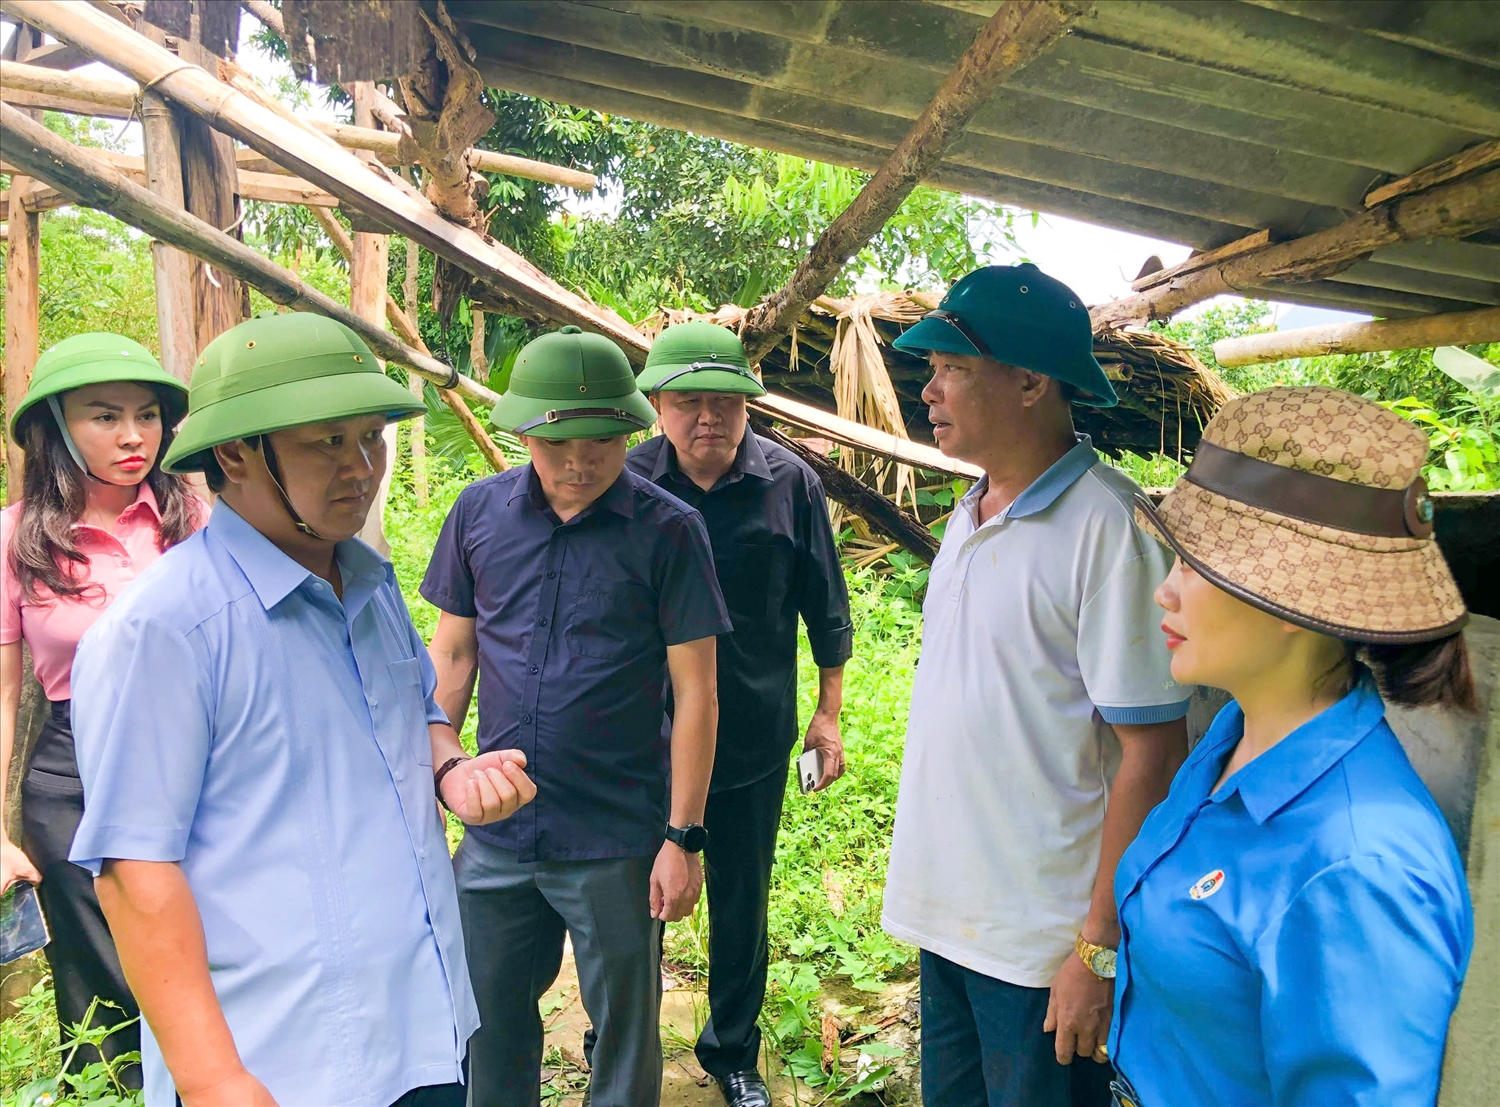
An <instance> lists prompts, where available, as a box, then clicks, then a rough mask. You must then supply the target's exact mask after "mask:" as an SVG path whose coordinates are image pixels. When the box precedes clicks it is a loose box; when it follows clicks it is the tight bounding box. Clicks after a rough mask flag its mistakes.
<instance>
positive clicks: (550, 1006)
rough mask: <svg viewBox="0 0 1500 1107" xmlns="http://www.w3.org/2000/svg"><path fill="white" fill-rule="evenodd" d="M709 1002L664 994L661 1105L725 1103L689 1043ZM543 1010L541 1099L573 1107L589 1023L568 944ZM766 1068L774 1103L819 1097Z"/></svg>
mask: <svg viewBox="0 0 1500 1107" xmlns="http://www.w3.org/2000/svg"><path fill="white" fill-rule="evenodd" d="M669 983H670V982H669ZM707 1006H708V999H707V997H706V996H705V995H704V994H703V992H701V991H694V990H690V989H688V988H682V987H675V986H673V987H669V988H668V990H667V991H665V992H663V993H662V1002H661V1021H662V1050H663V1052H664V1054H665V1058H666V1059H665V1062H664V1064H663V1065H662V1089H661V1102H662V1107H724V1098H723V1096H721V1095H720V1094H719V1089H718V1086H717V1085H715V1084H714V1082H713V1080H712V1079H710V1078H709V1076H708V1074H707V1073H705V1072H704V1071H703V1070H702V1069H701V1068H699V1067H698V1060H697V1058H695V1057H694V1056H693V1049H692V1043H693V1042H694V1041H695V1040H696V1038H697V1035H698V1029H699V1027H701V1026H702V1023H703V1020H704V1018H705V1017H706V1016H707ZM542 1012H543V1014H544V1015H545V1016H546V1024H547V1043H546V1056H545V1060H544V1062H543V1065H544V1068H543V1073H542V1077H543V1080H542V1083H543V1085H544V1089H543V1098H542V1102H543V1104H544V1105H545V1104H549V1103H554V1104H566V1105H568V1107H573V1105H575V1104H580V1103H582V1102H583V1091H584V1088H585V1087H587V1085H588V1076H587V1073H586V1072H584V1071H583V1064H582V1062H583V1034H584V1031H585V1030H587V1029H588V1027H589V1017H588V1014H587V1013H586V1012H585V1011H584V1009H583V1002H582V1001H581V1000H580V999H579V996H578V973H577V971H576V970H575V969H574V966H573V951H572V949H571V947H570V948H569V949H568V950H567V953H566V954H565V956H564V958H563V967H562V973H561V975H560V976H558V978H557V984H556V985H555V986H554V987H553V989H552V990H551V991H550V992H548V993H547V995H546V996H545V997H544V998H543V1000H542ZM765 1069H766V1066H765V1065H762V1067H761V1072H762V1074H764V1075H766V1080H767V1085H768V1086H769V1088H770V1089H771V1095H772V1098H773V1099H774V1100H775V1102H776V1103H777V1104H778V1105H783V1104H784V1105H785V1107H798V1104H799V1103H800V1104H801V1107H807V1105H809V1104H812V1103H816V1102H817V1101H818V1099H819V1098H821V1097H820V1096H818V1095H817V1093H816V1092H814V1091H813V1090H812V1089H810V1088H808V1087H807V1085H805V1084H801V1085H799V1094H794V1093H793V1091H792V1081H791V1079H790V1078H788V1077H784V1076H781V1075H779V1074H775V1073H766V1071H765Z"/></svg>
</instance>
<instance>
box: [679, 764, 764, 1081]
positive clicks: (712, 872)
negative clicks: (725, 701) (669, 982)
mask: <svg viewBox="0 0 1500 1107" xmlns="http://www.w3.org/2000/svg"><path fill="white" fill-rule="evenodd" d="M786 782H787V774H786V773H785V772H784V771H778V772H774V773H772V774H771V775H770V776H768V777H766V778H765V779H763V780H758V781H756V782H755V783H753V784H746V785H744V786H743V787H740V788H730V789H727V790H725V791H722V792H710V793H709V796H708V807H707V809H706V810H705V812H704V817H703V825H704V826H706V827H707V828H708V849H706V850H705V851H704V867H705V870H706V878H707V879H706V883H707V885H708V1008H709V1017H708V1023H707V1024H706V1025H705V1026H704V1027H703V1033H702V1034H701V1035H699V1037H698V1047H697V1049H696V1050H695V1052H696V1053H697V1055H698V1063H699V1064H700V1065H702V1066H703V1071H704V1072H706V1073H708V1074H709V1075H710V1076H713V1077H715V1078H716V1079H719V1080H722V1079H724V1077H726V1076H729V1075H730V1074H731V1073H736V1072H744V1071H746V1070H747V1069H753V1068H755V1067H756V1061H757V1058H758V1056H759V1054H760V1026H759V1025H758V1023H757V1021H756V1020H757V1019H759V1017H760V1008H761V1004H762V1003H764V1002H765V998H766V963H767V947H766V909H767V906H768V905H769V903H770V898H771V866H772V864H773V863H774V862H775V860H776V830H777V827H778V826H779V824H780V823H781V805H782V802H783V800H784V799H785V796H786Z"/></svg>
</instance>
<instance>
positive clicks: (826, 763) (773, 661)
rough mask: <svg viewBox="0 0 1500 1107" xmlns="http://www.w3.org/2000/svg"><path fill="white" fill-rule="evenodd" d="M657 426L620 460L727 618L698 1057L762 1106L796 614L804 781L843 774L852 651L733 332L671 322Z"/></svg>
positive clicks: (821, 517) (736, 1095) (743, 1103)
mask: <svg viewBox="0 0 1500 1107" xmlns="http://www.w3.org/2000/svg"><path fill="white" fill-rule="evenodd" d="M639 383H640V387H641V390H642V391H644V392H646V393H647V394H648V395H650V397H651V403H652V406H654V407H655V408H656V410H657V413H658V414H659V416H660V419H661V428H662V431H663V433H662V434H661V435H660V436H658V437H656V438H652V439H650V440H648V441H646V442H643V443H642V444H641V445H639V446H637V447H636V448H635V449H634V450H632V451H631V452H630V457H629V459H628V460H627V461H626V465H627V466H628V467H629V468H630V469H632V470H633V471H634V472H636V473H637V474H639V475H640V476H642V477H645V478H646V479H647V480H650V481H652V482H653V483H654V484H656V485H658V486H659V487H661V488H664V489H666V490H667V491H669V492H671V493H672V494H673V495H675V496H678V497H680V498H681V499H682V500H684V501H685V502H687V503H689V504H692V505H693V506H694V507H695V508H697V509H698V510H699V511H700V512H702V514H703V519H704V522H705V523H706V524H707V526H708V536H709V541H710V542H712V543H713V550H714V563H715V566H716V570H717V573H718V578H719V585H720V587H721V588H722V589H723V591H724V598H725V601H726V602H727V603H728V605H729V613H730V617H731V618H732V619H733V620H734V630H733V632H731V633H729V634H724V635H721V636H720V637H719V655H718V671H719V705H720V710H719V732H718V750H717V752H716V754H715V756H714V776H713V784H712V787H711V788H710V790H709V797H708V809H707V816H706V817H705V819H704V823H705V825H706V826H707V827H708V849H707V852H706V855H705V856H706V859H707V867H708V917H709V945H708V1004H709V1018H708V1022H707V1023H706V1024H705V1025H704V1027H703V1032H702V1033H701V1034H700V1035H699V1036H698V1042H697V1056H698V1061H699V1063H700V1064H702V1066H703V1068H704V1070H705V1071H707V1072H708V1073H709V1075H711V1076H712V1077H713V1078H714V1079H715V1080H717V1081H718V1083H719V1088H720V1090H721V1091H722V1092H723V1095H724V1099H725V1102H726V1103H727V1104H728V1105H729V1107H769V1104H770V1095H769V1093H768V1092H767V1089H766V1086H765V1082H764V1080H763V1078H762V1077H761V1074H760V1072H759V1071H758V1068H757V1064H758V1058H759V1054H760V1028H759V1026H758V1022H757V1020H758V1018H759V1015H760V1008H761V1004H762V1002H763V1001H764V999H765V993H766V967H767V944H766V926H767V909H768V906H769V901H770V891H771V867H772V863H773V861H774V859H775V855H776V830H777V826H778V824H779V822H780V819H781V807H782V801H783V797H784V796H785V793H786V785H787V758H788V754H789V753H790V752H791V750H792V748H793V747H794V745H795V744H796V741H797V736H798V734H797V620H798V617H799V616H800V617H801V619H802V622H803V623H804V624H805V625H806V627H807V639H808V643H809V644H810V646H811V648H812V656H813V661H814V663H815V664H816V665H817V667H818V703H817V707H816V709H815V710H814V711H813V714H812V717H811V719H810V720H809V721H808V724H807V732H806V736H805V738H804V740H803V749H804V751H808V752H811V753H812V758H810V761H815V762H817V764H816V765H815V766H814V767H813V768H811V769H810V770H809V771H810V772H811V774H812V781H811V786H812V787H813V788H814V789H819V790H821V789H823V788H826V787H827V786H828V785H830V784H832V783H833V782H834V781H835V780H837V779H838V778H839V777H840V776H842V775H843V772H844V744H843V741H842V738H841V736H840V733H839V709H840V707H841V705H842V701H843V675H844V662H845V661H847V660H848V659H849V655H850V652H851V648H852V630H851V627H850V619H849V594H848V591H847V589H846V588H845V585H844V573H843V567H842V566H841V565H840V563H839V556H838V549H837V547H836V546H835V544H834V540H833V530H832V528H831V527H830V525H829V522H828V509H827V507H826V504H825V500H824V493H823V485H822V483H821V482H820V481H819V480H818V477H817V474H816V473H814V472H813V471H812V469H811V468H809V467H808V466H807V464H806V463H805V462H803V461H802V460H801V459H800V458H798V457H797V456H796V455H795V454H793V453H791V452H790V451H788V450H785V449H783V448H782V447H780V446H778V445H776V444H775V443H774V442H771V441H770V440H768V439H765V438H761V437H760V436H759V435H757V434H755V433H754V432H753V431H751V430H749V428H748V425H747V412H746V407H745V404H746V401H747V400H749V399H750V398H751V397H754V396H760V395H763V394H764V393H765V389H764V388H762V387H761V384H760V382H759V381H758V380H757V379H756V377H755V374H754V373H753V372H752V371H751V369H750V363H749V361H748V360H747V359H746V357H745V350H744V347H743V346H742V345H741V344H740V340H739V338H738V336H737V335H735V333H734V332H733V331H731V330H728V329H727V328H725V327H719V326H715V325H714V324H712V323H707V322H701V321H699V322H692V323H680V324H678V325H677V326H675V327H671V328H668V329H667V330H666V331H665V332H663V333H662V335H661V336H660V337H659V338H657V340H656V342H655V343H654V344H653V345H652V347H651V353H650V356H649V357H648V358H647V359H646V368H645V369H644V370H643V371H642V372H641V376H640V382H639Z"/></svg>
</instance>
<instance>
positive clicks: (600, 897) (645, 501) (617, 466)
mask: <svg viewBox="0 0 1500 1107" xmlns="http://www.w3.org/2000/svg"><path fill="white" fill-rule="evenodd" d="M654 417H655V413H654V412H653V411H652V409H651V405H650V404H649V403H648V402H647V401H646V398H645V397H644V396H643V395H642V394H641V392H640V390H639V389H638V388H637V387H636V383H635V375H634V374H633V373H632V371H631V368H630V363H629V362H628V361H626V359H625V355H624V354H623V353H622V352H621V351H620V349H619V347H617V346H616V345H614V343H612V342H610V341H609V340H608V339H605V338H603V337H601V336H599V335H594V334H584V333H582V332H580V331H579V329H578V328H577V327H564V328H563V329H562V330H561V331H558V332H556V333H554V334H547V335H543V336H542V337H540V338H538V339H536V340H535V341H534V342H532V343H530V344H529V345H528V346H526V348H525V349H523V350H522V351H521V353H520V355H519V356H518V357H517V359H516V363H515V367H514V368H513V370H512V371H511V377H510V385H509V387H508V388H507V389H506V392H505V395H504V396H502V397H501V399H500V402H499V404H497V405H496V407H495V411H494V416H493V418H494V421H495V423H496V424H497V425H499V426H500V427H502V428H503V429H505V430H508V431H512V432H514V433H515V434H517V435H519V436H520V439H521V441H522V443H524V444H525V446H526V448H527V450H528V451H529V452H530V454H531V463H530V464H529V465H525V466H522V467H520V468H518V469H512V470H510V471H508V472H505V473H499V474H496V475H495V476H493V477H488V478H486V479H484V480H481V481H477V482H476V483H474V484H472V485H470V486H469V487H468V488H466V489H465V490H464V491H463V492H462V493H461V494H460V495H459V497H458V500H457V502H455V504H454V505H453V509H452V511H451V512H450V514H449V516H448V520H447V522H446V523H445V524H444V526H443V531H442V534H441V536H440V537H439V539H438V544H437V548H436V549H435V550H434V552H433V555H432V562H431V564H430V565H429V567H428V570H427V576H426V578H425V579H424V580H423V582H422V595H423V596H424V597H425V598H426V599H427V600H428V601H429V602H430V603H432V604H433V605H434V606H435V607H437V608H438V609H439V610H440V611H441V612H442V614H441V616H440V617H439V621H438V628H437V631H436V633H435V634H434V636H433V640H432V647H431V650H432V658H433V662H434V664H435V666H436V669H437V673H438V697H437V698H438V703H439V704H440V705H441V706H442V707H443V709H444V710H445V711H446V712H447V714H448V717H449V718H450V719H452V720H453V721H454V723H455V724H457V725H462V720H463V718H464V716H465V715H466V714H467V713H468V709H469V703H470V699H471V698H472V695H473V691H474V683H475V678H476V676H477V677H478V678H479V748H480V749H481V750H491V749H500V748H511V747H514V748H516V749H519V750H521V751H522V752H523V753H524V754H525V755H526V757H527V759H528V762H529V764H530V766H531V768H532V772H533V775H534V776H535V778H536V784H537V798H536V802H535V803H533V804H532V805H531V806H530V807H528V808H526V809H525V811H523V812H522V813H521V815H520V816H519V817H518V818H515V819H512V820H509V821H508V822H506V823H502V824H497V825H495V826H491V827H476V828H474V829H473V830H472V831H471V832H470V833H468V834H467V835H466V836H465V838H464V841H463V844H462V845H461V846H460V847H459V851H458V856H457V857H456V858H455V866H456V869H457V873H458V887H459V903H460V908H461V911H462V914H463V924H464V934H465V936H466V938H467V940H468V949H469V965H470V970H471V972H472V974H473V981H474V991H475V995H476V997H477V999H478V1003H479V1012H480V1018H481V1022H482V1026H481V1029H480V1031H479V1033H478V1034H477V1035H475V1037H474V1039H473V1040H472V1042H471V1043H470V1078H471V1100H470V1102H471V1103H473V1104H475V1105H479V1104H483V1105H484V1107H534V1105H535V1104H537V1103H538V1102H539V1099H540V1094H541V1089H540V1080H539V1075H540V1070H541V1063H542V1044H543V1027H542V1020H541V1014H540V1011H539V1009H538V1003H539V1001H540V1000H541V998H542V996H543V994H544V993H545V992H546V991H547V989H548V988H550V987H551V986H552V982H553V981H554V980H555V979H556V977H557V974H558V971H559V968H560V966H561V963H562V956H563V943H564V939H565V938H567V937H571V939H572V943H573V953H574V957H575V959H576V962H577V966H578V979H579V986H580V992H581V994H582V999H583V1005H584V1009H585V1010H586V1011H587V1012H588V1015H589V1017H590V1019H592V1021H593V1025H594V1029H595V1032H596V1035H595V1037H594V1038H593V1040H592V1044H591V1046H590V1047H588V1052H589V1061H590V1068H591V1070H592V1073H591V1081H590V1088H591V1094H592V1099H593V1102H595V1103H597V1104H601V1105H604V1104H608V1105H609V1107H656V1104H657V1103H658V1101H659V1099H660V1095H661V1072H662V1070H661V1039H660V1032H659V1013H660V1002H661V977H660V964H661V932H662V924H663V923H665V922H670V921H672V920H675V919H681V918H684V917H686V916H687V915H688V914H690V913H691V912H692V910H693V907H694V905H695V904H696V903H697V902H698V896H699V893H700V890H701V888H702V883H703V873H702V868H701V864H700V859H699V858H700V854H701V852H702V850H703V847H704V845H705V843H706V840H707V832H706V831H705V830H704V827H703V825H702V824H703V818H704V815H703V812H704V801H705V797H706V795H707V792H708V785H709V777H710V773H711V771H712V765H713V758H714V730H715V726H716V724H717V716H718V705H717V701H716V695H715V677H714V673H715V667H714V658H715V640H716V637H717V636H718V635H720V634H722V633H724V632H725V631H727V630H729V627H730V623H729V619H728V616H727V614H726V612H725V610H724V602H723V599H722V598H721V596H720V593H719V586H718V584H717V582H716V580H715V577H714V564H713V555H712V553H711V551H710V549H709V542H708V535H707V533H706V532H705V530H704V525H703V519H702V517H701V516H700V515H699V514H698V513H697V512H696V511H694V510H693V509H692V508H691V507H689V506H687V505H686V504H684V503H683V502H682V501H681V500H679V499H677V498H676V497H675V496H672V495H671V494H670V493H668V492H664V491H663V490H661V489H660V488H657V487H656V486H655V485H654V484H652V483H651V482H650V481H648V480H644V479H642V478H641V477H639V476H637V475H635V474H634V473H631V472H630V471H628V470H627V469H626V468H625V451H626V442H627V437H628V436H629V435H631V434H633V433H635V432H637V431H641V430H644V429H646V428H648V427H650V426H651V424H652V422H653V421H654ZM668 677H670V699H668V684H667V678H668ZM664 702H667V703H668V704H669V713H670V716H671V725H670V727H669V728H667V729H666V731H664V729H663V726H662V707H663V703H664Z"/></svg>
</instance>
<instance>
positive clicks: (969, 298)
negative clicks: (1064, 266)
mask: <svg viewBox="0 0 1500 1107" xmlns="http://www.w3.org/2000/svg"><path fill="white" fill-rule="evenodd" d="M891 345H893V346H895V347H896V349H898V350H905V351H906V352H907V353H910V354H916V355H918V356H919V357H920V356H921V355H923V354H927V353H945V354H969V355H975V356H978V357H988V358H993V359H994V360H996V361H1003V362H1005V363H1006V364H1007V365H1015V366H1019V367H1020V368H1022V369H1030V370H1031V371H1032V372H1033V373H1041V374H1043V375H1044V376H1048V377H1052V378H1054V379H1056V380H1060V381H1063V382H1064V383H1066V384H1071V385H1072V386H1073V387H1074V388H1076V389H1078V397H1077V400H1078V403H1080V404H1088V405H1090V406H1092V407H1114V406H1115V404H1116V403H1118V402H1119V400H1118V398H1117V397H1116V396H1115V388H1114V385H1112V384H1110V383H1109V378H1108V377H1106V376H1105V375H1104V370H1103V369H1102V368H1100V366H1099V362H1098V361H1097V360H1096V359H1095V357H1094V332H1093V329H1092V327H1091V326H1090V324H1089V309H1088V308H1086V307H1084V304H1083V300H1082V298H1081V297H1080V296H1079V295H1078V293H1076V292H1074V291H1073V290H1072V289H1071V288H1069V287H1068V286H1067V285H1065V284H1063V283H1062V281H1059V280H1057V279H1056V278H1054V277H1049V276H1047V274H1045V273H1043V272H1042V271H1041V270H1040V269H1038V268H1037V267H1036V266H1035V265H1033V264H1032V263H1031V262H1029V261H1025V262H1022V263H1021V264H1020V265H986V266H985V267H984V268H982V269H976V270H974V272H972V273H970V274H968V275H967V276H965V277H962V278H960V279H959V281H958V283H957V284H955V285H954V286H953V287H952V288H950V289H949V290H948V295H946V296H944V297H943V302H942V303H940V304H939V305H938V306H937V310H936V311H929V312H928V313H927V314H926V315H924V316H923V317H922V319H921V320H920V321H919V322H918V323H917V324H916V326H914V327H912V328H911V329H910V330H908V331H906V333H904V334H902V335H901V336H900V337H899V338H897V339H896V341H895V342H893V343H891Z"/></svg>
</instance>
